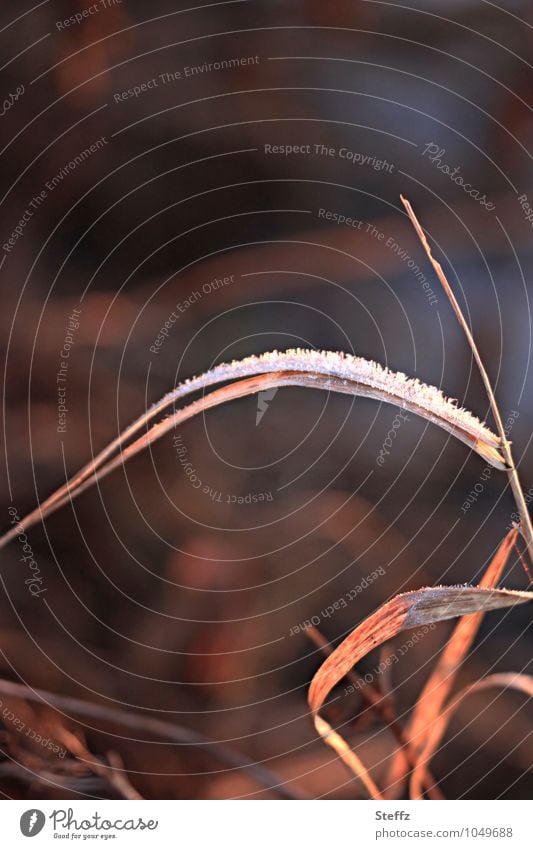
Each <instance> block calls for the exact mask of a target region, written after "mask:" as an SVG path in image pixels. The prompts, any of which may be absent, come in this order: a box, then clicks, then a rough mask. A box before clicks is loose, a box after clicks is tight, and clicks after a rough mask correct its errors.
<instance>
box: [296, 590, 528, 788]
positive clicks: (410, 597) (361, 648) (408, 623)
mask: <svg viewBox="0 0 533 849" xmlns="http://www.w3.org/2000/svg"><path fill="white" fill-rule="evenodd" d="M532 600H533V593H528V592H519V591H515V590H492V589H485V588H483V587H468V586H459V587H426V588H424V589H420V590H415V591H413V592H408V593H404V594H402V595H398V596H396V597H395V598H394V599H392V601H389V602H387V603H386V604H384V605H382V606H381V607H380V608H378V610H376V611H375V612H374V613H373V614H372V615H371V616H369V617H368V618H367V619H365V620H364V621H363V622H362V623H361V624H360V625H359V626H358V627H357V628H355V630H354V631H352V633H351V634H350V635H349V636H348V637H347V638H346V639H345V640H343V642H342V643H341V644H340V645H339V646H338V647H337V648H336V649H335V651H334V652H333V653H332V654H331V655H330V656H329V657H328V658H327V659H326V660H325V661H324V663H323V664H322V665H321V667H320V668H319V669H318V671H317V672H316V674H315V676H314V677H313V680H312V681H311V685H310V687H309V693H308V701H309V706H310V708H311V712H312V715H313V720H314V723H315V728H316V730H317V732H318V733H319V734H320V735H321V736H322V737H323V739H324V742H325V743H327V745H329V746H331V748H333V749H334V750H335V751H336V752H337V753H338V754H339V756H340V757H341V758H342V759H343V760H344V762H345V764H346V765H347V766H348V767H349V768H350V769H353V763H352V759H351V758H348V757H346V748H347V744H346V743H345V742H344V741H342V738H340V735H339V734H337V732H335V731H333V729H331V728H330V726H329V725H328V724H327V723H326V724H325V725H324V720H323V719H322V718H321V717H320V714H319V711H320V710H321V708H322V707H323V705H324V703H325V701H326V699H327V698H328V696H329V694H330V693H331V691H332V690H333V688H334V687H335V686H336V685H337V684H338V683H339V682H340V681H341V680H342V679H343V678H344V676H345V675H347V673H348V672H349V671H350V670H351V669H352V667H353V666H355V665H356V664H357V663H359V661H360V660H361V659H362V658H363V657H364V656H365V655H366V654H368V653H369V652H370V651H372V649H374V648H376V647H377V646H379V645H382V643H384V642H386V641H387V640H390V639H392V638H393V637H395V636H396V635H397V634H399V633H400V632H401V631H405V630H408V629H410V628H417V627H420V626H423V625H430V624H432V623H434V622H441V621H444V620H446V619H453V618H455V617H457V616H465V615H467V614H471V613H479V612H482V611H486V610H495V609H497V608H501V607H511V606H513V605H515V604H521V603H524V602H527V601H532ZM326 726H327V727H326ZM339 738H340V740H339ZM340 741H342V744H343V745H341V742H340ZM348 751H350V752H351V750H349V748H348ZM351 754H353V753H351ZM354 774H356V775H360V773H359V772H358V770H354Z"/></svg>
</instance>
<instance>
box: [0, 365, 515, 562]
mask: <svg viewBox="0 0 533 849" xmlns="http://www.w3.org/2000/svg"><path fill="white" fill-rule="evenodd" d="M271 365H276V366H278V367H282V370H281V371H276V372H272V373H268V372H266V373H265V369H266V368H267V366H271ZM289 366H291V368H289ZM292 366H300V367H305V366H307V367H308V368H309V371H300V370H294V369H293V368H292ZM328 369H329V371H328ZM258 371H259V372H260V374H259V375H256V376H255V377H249V378H248V379H244V380H237V381H235V382H234V383H231V384H228V385H227V386H224V387H223V388H222V389H218V390H215V391H213V392H211V393H210V394H208V395H204V396H203V397H202V398H200V399H198V400H197V401H194V402H192V403H191V404H189V405H188V406H186V407H184V408H182V409H180V410H178V411H176V412H175V413H173V414H172V415H170V416H168V417H167V418H165V419H163V420H162V421H160V422H158V423H157V424H155V425H152V427H151V428H150V429H149V430H148V431H146V432H145V433H144V434H143V435H142V436H141V437H139V438H137V439H136V440H135V441H134V442H132V443H130V445H129V446H127V447H123V446H124V445H125V443H126V441H127V440H128V439H130V438H131V437H132V436H134V435H135V434H137V433H138V432H139V431H140V430H142V429H143V428H144V427H145V426H146V425H147V424H148V422H149V421H151V419H152V418H153V417H154V416H155V415H156V414H159V413H160V412H162V410H164V409H165V408H166V407H168V406H170V405H171V404H173V403H175V401H176V399H177V398H182V397H184V396H185V395H187V394H189V393H190V392H194V391H198V390H199V389H203V388H205V387H206V386H210V385H212V384H213V383H216V382H220V381H222V380H228V379H230V378H236V377H239V376H240V377H243V376H245V375H246V374H247V373H250V374H253V373H255V372H258ZM279 386H302V387H308V388H314V389H322V390H327V391H333V392H340V393H344V394H348V395H354V396H363V397H368V398H373V399H375V400H379V401H384V402H386V403H390V404H395V405H397V406H400V407H402V408H404V409H407V410H409V411H411V412H413V413H414V414H416V415H419V416H422V417H424V418H425V419H427V420H428V421H430V422H432V423H434V424H437V425H439V426H440V427H442V428H443V429H444V430H446V431H448V432H449V433H451V434H452V435H454V436H455V437H457V438H458V439H460V440H461V441H462V442H464V443H465V444H466V445H468V447H469V448H471V449H472V450H473V451H476V452H477V453H478V454H480V456H481V457H483V458H484V459H485V460H487V461H488V462H489V463H491V464H492V465H493V466H495V467H496V468H498V469H505V468H506V464H505V459H504V457H503V455H502V454H501V451H500V444H501V440H500V438H499V437H498V436H496V435H495V434H493V433H492V432H491V431H490V430H489V429H488V428H486V427H485V426H484V425H483V424H482V423H481V422H479V421H478V420H477V419H476V418H475V417H474V416H472V414H471V413H468V412H467V411H466V410H461V409H459V408H457V407H456V406H455V405H454V404H453V403H452V402H450V401H449V400H448V399H446V398H444V396H443V395H442V394H441V393H440V391H439V390H438V389H436V388H435V387H430V386H426V385H425V384H421V383H419V382H418V381H415V380H412V379H410V378H406V377H405V375H402V374H398V373H394V372H390V371H388V370H387V369H383V368H382V367H381V366H379V365H377V364H376V363H371V362H368V361H367V360H362V359H361V358H356V357H351V356H349V355H344V354H334V353H332V352H316V351H302V350H296V351H287V352H285V353H278V352H277V351H274V352H271V353H270V354H265V355H263V356H262V357H248V358H247V359H246V360H242V361H239V362H236V363H231V364H228V365H225V364H223V365H221V366H216V367H215V368H214V369H212V371H211V372H207V373H206V374H205V375H202V376H200V377H199V378H193V379H192V380H190V381H186V382H185V383H183V384H180V386H178V387H177V388H176V389H175V390H174V391H173V392H171V393H169V395H167V396H165V398H163V399H162V400H161V401H160V402H158V403H157V404H156V405H155V406H154V407H152V408H151V409H150V410H148V411H147V412H146V413H145V414H144V415H143V416H141V417H140V418H139V419H137V420H136V422H134V423H133V424H132V425H130V426H129V427H128V428H127V429H126V430H125V431H124V432H123V433H122V434H121V435H120V436H119V437H117V438H116V439H115V440H113V441H112V442H111V443H110V444H109V445H108V446H107V447H106V448H105V449H104V450H103V451H101V452H100V453H99V454H98V455H97V456H96V457H95V458H94V460H93V461H92V462H91V463H88V464H87V465H86V466H84V467H83V468H82V469H81V470H80V471H79V472H78V473H77V474H75V475H74V476H73V477H72V478H71V479H70V480H69V481H67V483H66V484H64V485H63V486H62V487H60V488H59V489H58V490H56V492H54V493H53V494H52V495H51V496H50V497H49V498H47V499H46V500H45V501H43V502H42V503H41V504H40V505H39V506H38V507H37V508H35V509H34V510H32V511H31V512H30V513H29V514H28V515H27V516H25V517H24V518H23V519H22V521H21V522H20V524H18V525H16V526H13V527H12V528H11V529H10V530H9V531H7V533H5V534H4V535H3V536H2V537H0V548H2V547H4V546H5V545H6V544H7V543H8V542H10V540H12V539H14V538H15V537H16V536H18V535H19V534H20V533H21V531H22V529H23V530H24V531H27V530H28V529H29V528H30V527H32V526H33V525H35V524H37V523H38V522H40V521H42V520H43V519H44V518H45V517H46V516H48V515H50V514H51V513H53V512H54V511H55V510H58V509H59V508H60V507H62V506H63V505H65V504H68V503H69V502H70V501H72V499H73V498H74V497H76V496H77V495H79V494H80V493H81V492H84V491H85V490H86V489H88V488H89V487H90V486H92V485H93V484H94V483H96V481H97V480H101V479H102V478H104V477H105V476H106V475H107V474H109V473H110V472H111V471H113V470H114V469H116V468H117V467H119V466H121V465H123V463H124V462H125V461H126V460H127V459H128V458H130V457H132V456H134V455H135V454H137V453H138V452H139V451H142V450H143V449H144V448H146V447H147V446H148V445H150V444H151V443H152V442H154V441H155V440H156V439H159V437H161V436H162V435H163V434H164V433H166V432H168V431H169V430H171V429H173V428H175V427H177V425H178V424H181V423H182V422H184V421H186V420H187V419H189V418H192V417H193V416H194V415H197V414H199V413H201V412H204V411H205V410H207V409H210V408H211V407H215V406H217V405H218V404H223V403H226V402H227V401H230V400H233V399H235V398H240V397H242V396H244V395H251V394H253V393H257V392H260V391H263V390H266V389H270V388H274V387H279ZM117 452H118V453H117ZM113 455H114V456H113Z"/></svg>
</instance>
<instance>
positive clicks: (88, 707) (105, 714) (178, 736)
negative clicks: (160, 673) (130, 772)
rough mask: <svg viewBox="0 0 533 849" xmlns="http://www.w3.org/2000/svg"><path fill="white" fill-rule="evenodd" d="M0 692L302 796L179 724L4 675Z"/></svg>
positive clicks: (288, 794)
mask: <svg viewBox="0 0 533 849" xmlns="http://www.w3.org/2000/svg"><path fill="white" fill-rule="evenodd" d="M0 693H4V694H5V695H6V696H12V697H13V698H16V699H21V700H23V701H29V702H34V703H36V704H40V705H45V706H47V707H52V708H54V709H55V710H57V711H60V712H62V713H63V712H65V713H67V714H68V713H69V712H70V713H71V714H74V715H75V716H84V717H88V718H89V719H95V720H101V721H103V722H106V723H111V724H113V725H119V726H121V727H122V728H130V729H132V730H133V731H137V732H139V733H141V734H145V735H152V736H155V737H160V738H162V739H163V740H164V741H165V742H168V744H169V745H172V744H178V745H182V746H192V747H196V748H198V749H199V750H200V751H205V752H207V753H208V754H210V755H211V756H212V757H213V758H215V759H216V760H218V761H220V762H221V763H223V764H226V765H227V766H229V767H231V768H232V769H240V770H242V771H243V772H246V773H248V775H250V776H251V777H252V778H254V779H255V781H257V783H258V784H260V785H261V786H262V787H265V788H266V789H267V790H271V791H272V792H273V793H277V794H278V796H281V797H283V798H284V799H302V798H304V797H303V795H302V794H301V793H300V792H299V791H297V790H294V789H293V788H291V787H290V786H288V784H287V782H285V781H283V779H282V778H280V777H279V776H277V775H275V774H274V773H273V772H270V770H269V769H266V768H265V767H263V766H261V765H260V764H256V763H254V762H253V761H251V760H249V759H248V758H246V757H245V756H244V755H241V754H240V753H238V752H235V751H234V750H233V749H229V748H228V747H227V746H225V745H224V744H222V743H217V742H215V741H214V740H209V738H207V737H204V736H203V735H202V734H199V733H197V732H196V731H191V730H190V729H189V728H184V727H183V726H181V725H176V724H174V723H171V722H165V721H163V720H161V719H155V718H154V717H151V716H141V715H139V714H136V713H133V712H132V711H125V710H117V709H116V708H110V707H106V706H104V705H99V704H95V703H94V702H85V701H82V700H81V699H75V698H72V697H70V696H58V695H56V694H55V693H50V692H48V691H47V690H37V689H33V688H30V687H28V686H26V685H25V684H16V683H14V682H13V681H6V680H4V679H0Z"/></svg>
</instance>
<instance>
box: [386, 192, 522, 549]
mask: <svg viewBox="0 0 533 849" xmlns="http://www.w3.org/2000/svg"><path fill="white" fill-rule="evenodd" d="M400 197H401V200H402V203H403V205H404V207H405V209H406V211H407V214H408V216H409V218H410V220H411V223H412V224H413V226H414V228H415V230H416V233H417V235H418V238H419V239H420V242H421V243H422V247H423V248H424V250H425V252H426V254H427V257H428V259H429V261H430V262H431V264H432V266H433V268H434V269H435V272H436V274H437V277H438V278H439V280H440V282H441V285H442V288H443V289H444V291H445V293H446V295H447V297H448V300H449V301H450V303H451V305H452V308H453V311H454V312H455V315H456V316H457V320H458V321H459V324H460V326H461V328H462V329H463V332H464V334H465V336H466V338H467V341H468V344H469V346H470V350H471V351H472V354H473V356H474V359H475V361H476V365H477V367H478V369H479V373H480V374H481V379H482V380H483V383H484V385H485V390H486V392H487V396H488V399H489V403H490V407H491V410H492V414H493V416H494V421H495V422H496V428H497V430H498V433H499V435H500V438H501V447H502V453H503V456H504V457H505V461H506V464H507V467H508V468H507V474H508V476H509V483H510V486H511V489H512V492H513V495H514V499H515V502H516V506H517V509H518V513H519V514H520V530H521V532H522V535H523V537H524V540H525V543H526V545H527V551H528V554H529V558H530V560H531V562H532V563H533V525H532V523H531V517H530V515H529V510H528V507H527V504H526V500H525V498H524V491H523V489H522V486H521V484H520V479H519V477H518V471H517V469H516V466H515V464H514V460H513V454H512V450H511V443H510V442H509V440H508V439H507V436H506V433H505V428H504V426H503V421H502V417H501V415H500V410H499V408H498V403H497V401H496V398H495V395H494V390H493V388H492V384H491V382H490V378H489V376H488V374H487V370H486V368H485V366H484V364H483V360H482V359H481V355H480V353H479V350H478V347H477V345H476V342H475V339H474V337H473V335H472V332H471V330H470V327H469V326H468V323H467V321H466V319H465V317H464V315H463V312H462V310H461V307H460V306H459V303H458V301H457V298H456V297H455V295H454V293H453V289H452V287H451V286H450V284H449V282H448V280H447V278H446V275H445V274H444V271H443V269H442V266H441V264H440V262H438V261H437V260H436V259H435V258H434V256H433V254H432V252H431V247H430V245H429V242H428V240H427V238H426V235H425V233H424V231H423V230H422V227H421V226H420V222H419V221H418V219H417V217H416V215H415V213H414V211H413V207H412V206H411V204H410V203H409V201H408V200H407V199H406V198H404V197H403V196H402V195H400Z"/></svg>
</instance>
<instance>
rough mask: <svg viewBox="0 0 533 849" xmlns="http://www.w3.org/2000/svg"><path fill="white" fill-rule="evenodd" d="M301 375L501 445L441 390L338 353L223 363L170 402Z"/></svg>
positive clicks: (292, 352) (270, 355)
mask: <svg viewBox="0 0 533 849" xmlns="http://www.w3.org/2000/svg"><path fill="white" fill-rule="evenodd" d="M279 371H281V372H286V371H296V372H305V373H306V374H308V375H310V374H312V372H315V373H319V374H323V375H329V376H331V377H336V378H339V379H341V380H346V381H350V382H352V383H359V384H361V385H362V386H367V387H370V388H372V389H376V390H378V391H379V392H383V393H384V394H385V395H390V396H391V400H393V399H400V401H401V400H404V401H405V402H408V403H410V404H415V405H417V406H419V407H421V408H423V409H424V410H426V411H428V412H430V413H432V414H433V415H435V416H437V417H438V418H439V419H446V420H447V421H448V422H449V423H450V424H452V425H455V426H456V427H458V428H459V429H462V430H465V431H466V432H467V433H469V434H471V435H472V436H474V437H475V438H477V439H481V440H483V441H484V442H487V443H489V444H490V445H494V446H499V445H500V444H501V441H500V438H499V437H498V436H496V434H494V433H493V432H492V431H491V430H490V429H489V428H488V427H487V426H486V425H485V424H483V423H482V422H481V421H480V420H479V419H478V418H476V416H474V415H472V413H470V412H469V411H468V410H465V409H463V408H462V407H459V406H458V405H457V404H456V403H455V402H454V401H453V400H451V399H449V398H446V396H445V395H443V393H442V392H441V391H440V389H437V387H436V386H428V385H427V384H425V383H422V382H421V381H419V380H417V379H415V378H411V377H407V376H406V375H405V374H403V373H402V372H394V371H391V370H390V369H388V368H385V367H384V366H382V365H380V364H379V363H375V362H372V361H371V360H365V359H363V357H355V356H353V355H351V354H345V353H337V352H334V351H312V350H306V349H303V348H293V349H289V350H287V351H269V352H267V353H265V354H259V355H258V356H255V355H254V356H251V357H245V359H243V360H234V361H233V362H232V363H221V364H220V365H218V366H215V367H214V368H212V369H210V370H209V371H207V372H205V374H202V375H200V376H199V377H193V378H191V379H190V380H187V381H185V382H184V383H182V384H180V386H178V387H176V389H175V390H174V391H173V392H171V393H169V395H167V396H166V397H165V400H167V401H168V400H177V399H178V398H180V397H182V396H183V395H186V394H189V393H190V392H194V391H195V390H199V389H203V388H204V387H206V386H211V385H212V384H214V383H219V382H222V381H225V380H232V379H234V378H243V377H249V376H251V375H253V374H265V373H268V372H279Z"/></svg>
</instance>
